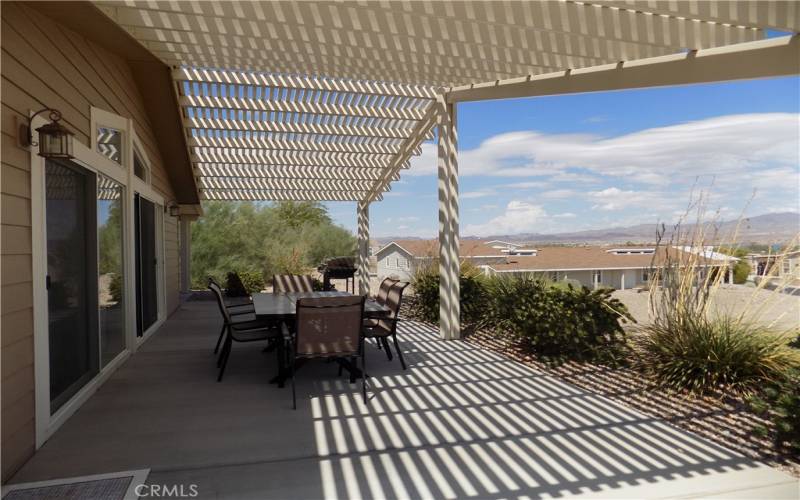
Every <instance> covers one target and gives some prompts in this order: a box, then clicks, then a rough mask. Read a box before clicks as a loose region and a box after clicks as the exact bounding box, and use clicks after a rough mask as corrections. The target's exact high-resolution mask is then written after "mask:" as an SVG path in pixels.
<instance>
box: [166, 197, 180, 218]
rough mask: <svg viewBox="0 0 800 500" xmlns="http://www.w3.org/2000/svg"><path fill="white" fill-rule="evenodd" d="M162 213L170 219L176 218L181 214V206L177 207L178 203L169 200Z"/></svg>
mask: <svg viewBox="0 0 800 500" xmlns="http://www.w3.org/2000/svg"><path fill="white" fill-rule="evenodd" d="M164 212H166V213H169V215H170V216H171V217H178V216H179V215H180V214H181V206H180V205H178V202H176V201H174V200H171V201H169V202H167V205H166V206H165V207H164Z"/></svg>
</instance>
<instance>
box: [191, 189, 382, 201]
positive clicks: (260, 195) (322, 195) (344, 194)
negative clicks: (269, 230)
mask: <svg viewBox="0 0 800 500" xmlns="http://www.w3.org/2000/svg"><path fill="white" fill-rule="evenodd" d="M366 194H367V193H366V192H363V191H281V190H258V189H200V195H201V198H202V199H204V200H229V201H233V200H238V201H288V200H295V201H359V200H363V199H364V196H366Z"/></svg>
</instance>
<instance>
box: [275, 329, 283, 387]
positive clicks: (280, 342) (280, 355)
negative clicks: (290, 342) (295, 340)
mask: <svg viewBox="0 0 800 500" xmlns="http://www.w3.org/2000/svg"><path fill="white" fill-rule="evenodd" d="M275 344H276V349H275V350H276V351H277V353H278V387H279V388H282V387H283V376H284V373H285V371H284V367H283V365H284V362H285V359H284V358H285V357H286V355H285V354H284V352H283V348H284V345H283V338H280V337H279V338H277V339H276V340H275Z"/></svg>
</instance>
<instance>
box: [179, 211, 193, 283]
mask: <svg viewBox="0 0 800 500" xmlns="http://www.w3.org/2000/svg"><path fill="white" fill-rule="evenodd" d="M179 224H180V232H181V234H180V240H181V248H180V252H181V293H189V291H190V290H191V289H192V226H191V224H192V221H191V219H189V218H188V217H187V218H183V217H181V219H180V222H179Z"/></svg>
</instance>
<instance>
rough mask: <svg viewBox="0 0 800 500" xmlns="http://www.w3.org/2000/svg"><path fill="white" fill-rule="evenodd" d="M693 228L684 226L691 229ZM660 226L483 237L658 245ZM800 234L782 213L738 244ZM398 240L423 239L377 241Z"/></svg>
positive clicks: (743, 231)
mask: <svg viewBox="0 0 800 500" xmlns="http://www.w3.org/2000/svg"><path fill="white" fill-rule="evenodd" d="M737 223H738V221H737V220H729V221H722V222H720V223H719V231H718V233H717V234H718V235H719V237H720V239H721V241H719V242H712V241H709V242H708V243H729V242H730V238H731V235H732V234H733V231H734V230H735V229H736V225H737ZM691 226H692V225H691V224H687V225H684V228H685V229H689V228H690V227H691ZM658 227H659V225H657V224H655V223H653V224H638V225H635V226H626V227H613V228H605V229H591V230H585V231H575V232H567V233H551V234H543V233H521V234H493V235H486V236H482V237H481V238H480V239H482V240H488V239H492V240H503V241H510V242H528V243H538V244H594V245H601V244H624V243H627V242H632V243H637V244H638V243H654V242H655V240H656V229H657V228H658ZM671 230H672V225H669V224H668V225H667V226H666V238H669V236H670V235H671ZM798 233H800V213H798V212H781V213H771V214H763V215H757V216H754V217H749V218H746V219H744V220H743V221H742V223H741V226H740V227H739V235H738V237H737V239H736V242H737V243H740V244H747V243H758V244H766V245H773V244H778V245H783V244H786V243H789V242H790V241H791V240H792V239H793V238H794V237H796V236H797V235H798ZM396 239H419V238H413V237H412V238H409V237H403V236H400V235H398V236H392V237H383V238H376V240H377V241H378V242H380V243H381V244H386V243H389V242H390V241H392V240H396Z"/></svg>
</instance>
